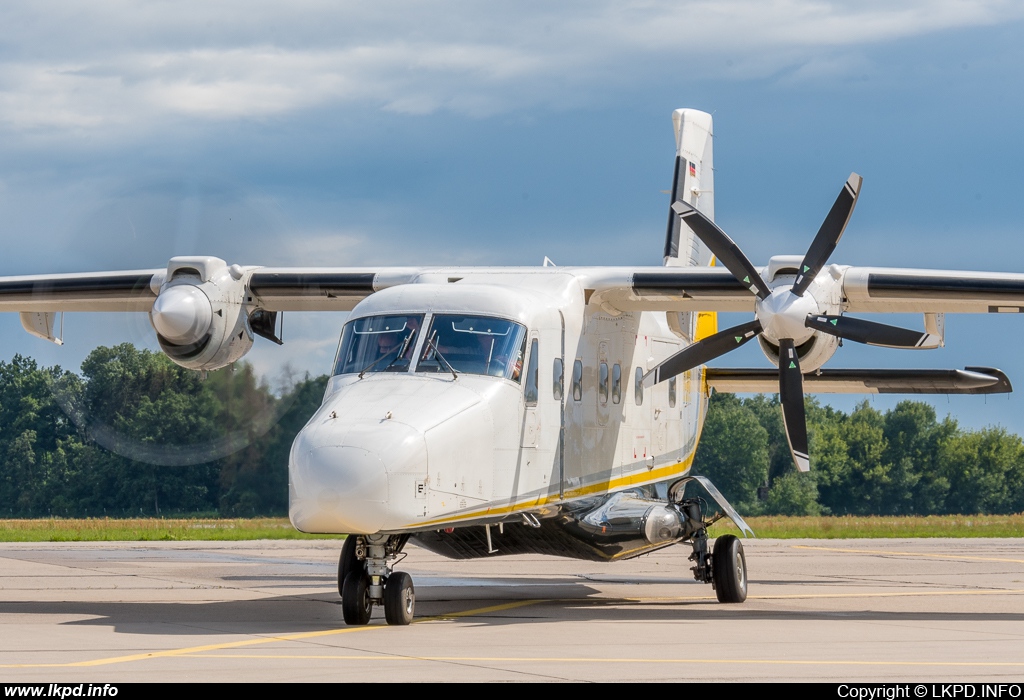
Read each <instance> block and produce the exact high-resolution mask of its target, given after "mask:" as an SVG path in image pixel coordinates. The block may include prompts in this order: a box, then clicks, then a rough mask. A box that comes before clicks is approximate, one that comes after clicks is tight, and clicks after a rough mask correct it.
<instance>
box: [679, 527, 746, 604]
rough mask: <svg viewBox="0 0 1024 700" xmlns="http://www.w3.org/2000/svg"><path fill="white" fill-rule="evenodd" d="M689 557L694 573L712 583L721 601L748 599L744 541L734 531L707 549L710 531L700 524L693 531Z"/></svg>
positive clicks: (740, 601)
mask: <svg viewBox="0 0 1024 700" xmlns="http://www.w3.org/2000/svg"><path fill="white" fill-rule="evenodd" d="M691 544H692V545H693V554H691V555H690V561H692V562H693V567H692V568H691V569H690V570H691V571H692V572H693V577H694V578H695V579H697V580H698V581H700V582H701V583H710V584H711V587H712V588H714V589H715V595H716V596H717V598H718V602H719V603H742V602H743V601H745V600H746V599H747V558H746V556H744V554H743V543H742V542H740V540H739V538H738V537H736V536H735V535H722V536H721V537H719V538H718V539H717V540H715V548H714V549H713V550H712V551H710V552H709V551H708V531H707V529H706V528H701V529H700V530H698V531H697V533H696V534H694V535H693V540H692V542H691Z"/></svg>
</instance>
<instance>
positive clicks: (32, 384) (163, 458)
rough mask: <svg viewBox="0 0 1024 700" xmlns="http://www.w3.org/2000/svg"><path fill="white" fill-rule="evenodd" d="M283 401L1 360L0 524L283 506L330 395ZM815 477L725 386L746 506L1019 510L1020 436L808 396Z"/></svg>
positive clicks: (930, 414) (137, 358) (724, 482)
mask: <svg viewBox="0 0 1024 700" xmlns="http://www.w3.org/2000/svg"><path fill="white" fill-rule="evenodd" d="M326 381H327V378H326V377H317V378H309V377H308V376H307V377H306V378H305V379H303V380H301V381H298V382H297V383H295V384H294V385H293V386H291V387H288V388H286V389H285V390H282V391H280V392H278V393H277V394H275V393H274V392H272V391H271V390H270V388H269V387H267V386H266V385H265V384H261V383H260V382H259V381H258V380H257V378H256V376H255V375H254V374H253V371H252V368H251V367H250V366H249V365H247V364H245V363H239V364H238V365H236V366H235V368H233V369H224V370H220V371H218V372H211V373H210V374H209V375H208V376H206V377H202V376H201V375H200V374H198V373H196V372H192V371H189V370H185V369H182V368H180V367H178V366H177V365H175V364H173V363H172V362H170V360H168V359H167V358H166V357H165V356H163V355H162V354H160V353H154V352H149V351H146V350H139V349H137V348H135V347H134V346H132V345H130V344H124V345H118V346H117V347H113V348H108V347H100V348H97V349H96V350H94V351H93V352H92V353H91V354H90V355H89V357H88V358H87V359H86V360H85V362H84V363H83V364H82V371H81V374H75V373H72V372H67V371H65V370H62V369H61V368H60V367H39V366H38V365H37V364H36V362H35V361H33V360H31V359H29V358H25V357H21V356H16V357H15V358H14V359H13V360H12V361H11V362H9V363H5V362H2V361H0V459H2V460H3V466H2V468H0V517H44V516H51V515H52V516H61V517H97V516H104V515H107V516H111V517H121V516H133V515H150V516H152V515H185V514H190V513H193V514H194V513H202V514H221V515H225V516H249V515H280V514H284V513H285V512H286V511H287V507H288V503H287V499H288V452H289V449H290V447H291V443H292V441H293V440H294V438H295V435H296V434H297V433H298V431H299V430H300V429H301V428H302V426H303V425H304V424H305V422H306V420H308V418H309V416H311V415H312V414H313V412H314V411H315V410H316V408H317V406H319V404H320V400H321V398H322V396H323V392H324V388H325V385H326ZM806 408H807V422H808V432H809V434H810V439H811V443H810V445H811V460H812V461H811V464H812V470H811V472H810V473H807V474H800V473H797V472H796V471H795V469H794V467H793V463H792V460H791V459H790V455H789V448H788V446H787V444H786V437H785V433H784V431H783V424H782V413H781V411H780V409H779V405H778V399H777V398H772V397H766V396H756V397H753V398H748V399H742V400H741V399H739V398H738V397H736V396H734V395H732V394H716V395H715V396H714V397H713V398H712V400H711V404H710V409H709V412H708V416H707V420H706V422H705V424H704V430H703V434H702V436H701V440H700V445H699V448H698V450H697V455H696V458H695V461H694V469H693V472H694V473H696V474H703V475H705V476H708V477H710V478H711V480H712V481H714V482H715V484H716V485H718V487H719V488H720V489H721V490H722V492H723V493H724V494H725V495H726V497H727V498H729V500H730V501H732V503H733V504H734V505H736V506H737V508H738V509H739V510H740V512H742V513H744V514H749V515H756V514H780V515H816V514H836V515H844V514H855V515H907V514H920V515H925V514H942V513H970V514H972V513H993V514H999V513H1016V512H1021V511H1024V443H1022V440H1021V438H1020V437H1019V436H1017V435H1014V434H1010V433H1008V432H1007V431H1006V430H1004V429H1002V428H985V429H983V430H964V429H961V428H960V427H959V426H958V425H957V423H956V421H955V420H953V419H952V418H948V417H947V418H945V419H943V420H938V419H937V417H936V414H935V411H934V409H932V408H931V406H929V405H927V404H925V403H921V402H918V401H904V402H902V403H900V404H898V405H897V406H896V407H895V408H893V409H892V410H889V411H886V412H885V413H882V412H879V411H877V410H875V409H874V408H872V407H871V406H870V405H869V404H868V403H867V402H864V403H862V404H860V405H859V406H858V407H857V408H856V409H855V410H854V411H852V412H851V413H850V414H846V413H843V412H841V411H837V410H835V409H833V408H830V407H828V406H822V405H821V404H819V403H818V402H817V401H816V400H814V399H810V398H809V399H807V400H806Z"/></svg>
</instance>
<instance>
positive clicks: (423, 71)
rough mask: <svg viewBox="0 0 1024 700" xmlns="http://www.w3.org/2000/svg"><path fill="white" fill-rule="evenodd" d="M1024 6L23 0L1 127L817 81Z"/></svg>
mask: <svg viewBox="0 0 1024 700" xmlns="http://www.w3.org/2000/svg"><path fill="white" fill-rule="evenodd" d="M1022 14H1024V8H1022V7H1021V6H1020V5H1019V4H1015V3H1009V2H1004V1H1002V0H987V1H986V0H979V1H977V2H962V1H956V0H918V1H917V2H908V3H901V4H895V5H894V4H893V3H890V2H881V1H877V0H875V1H868V2H860V3H856V4H850V3H844V2H823V1H821V0H775V1H774V2H760V1H757V0H731V1H725V0H715V1H713V2H712V1H710V0H699V1H693V2H679V1H678V0H665V1H660V0H658V1H656V0H647V1H643V2H641V1H635V2H612V1H611V0H606V1H605V2H564V3H558V4H548V3H527V4H525V5H523V4H515V5H507V6H501V5H495V4H491V3H486V4H485V3H479V2H472V1H470V0H451V1H449V2H422V1H414V0H406V1H405V2H392V3H388V4H386V5H374V6H370V5H369V4H367V3H361V2H348V3H320V2H300V3H289V4H287V5H282V4H279V3H271V2H244V3H243V2H238V3H218V4H215V5H211V4H209V3H200V2H193V3H187V2H183V3H149V4H144V5H137V4H134V3H125V2H120V1H109V2H82V3H64V4H61V5H59V6H51V5H46V6H38V5H36V4H33V3H27V2H24V3H19V2H10V3H5V4H4V5H3V7H2V8H0V46H4V47H5V48H4V50H3V51H2V52H0V125H3V126H6V127H7V128H13V129H15V130H41V131H55V132H63V131H68V130H70V131H81V130H86V131H88V130H97V129H100V128H105V129H114V130H116V131H117V132H118V133H119V134H120V135H122V136H123V135H125V133H126V130H127V132H131V131H141V132H149V131H151V130H152V129H154V128H158V127H159V126H160V125H161V124H163V123H164V122H165V121H166V120H168V119H182V118H184V119H198V120H225V119H229V120H230V119H239V118H273V117H274V116H276V115H282V114H287V113H293V112H296V111H300V110H304V109H309V108H314V107H318V106H322V105H329V104H337V103H358V104H365V105H369V106H371V107H377V108H383V109H387V110H392V111H398V112H405V113H413V114H423V113H431V112H435V111H438V110H451V111H454V112H459V113H465V114H470V115H486V114H492V113H495V112H500V111H503V110H508V109H512V108H515V107H521V106H529V105H532V104H538V103H553V104H557V103H560V102H563V101H566V100H569V101H572V100H574V99H575V100H577V101H579V100H586V99H588V96H589V95H590V94H591V92H595V91H596V92H599V91H600V89H601V86H602V85H603V84H606V83H607V82H608V81H614V80H616V77H615V76H626V75H629V76H632V78H633V79H635V71H631V70H623V67H624V66H627V67H628V66H630V65H635V64H636V62H637V61H649V60H651V59H652V58H654V59H656V60H658V61H659V62H661V63H662V64H664V65H672V64H678V65H679V67H680V70H679V74H680V76H681V77H686V78H701V77H705V78H707V77H713V78H719V79H729V78H731V77H739V78H746V77H750V76H751V71H754V72H755V73H760V74H762V75H763V74H764V73H765V71H773V70H775V71H777V70H782V69H785V68H792V69H795V70H793V71H792V72H791V75H790V76H789V77H790V79H793V76H796V77H797V78H801V77H803V78H813V76H816V75H820V74H821V72H822V71H821V68H822V67H823V66H829V67H830V68H829V70H830V71H834V70H835V68H836V67H840V66H841V65H842V63H843V61H842V59H841V58H837V57H836V56H835V55H834V53H835V52H836V51H844V50H847V49H850V48H852V47H858V46H861V45H865V44H873V43H879V42H887V41H893V40H896V39H899V38H903V37H908V36H914V35H920V34H924V33H929V32H935V31H940V30H946V29H954V28H962V27H968V26H977V25H984V24H992V23H998V22H1004V21H1011V20H1015V19H1017V18H1019V17H1020V16H1021V15H1022ZM722 59H728V63H726V61H724V60H722ZM805 64H807V65H808V66H809V67H808V69H807V70H803V71H801V70H800V67H801V66H804V65H805ZM723 66H724V67H723ZM744 66H745V67H747V68H746V69H742V68H740V67H744ZM626 79H627V78H626V77H622V78H621V80H626Z"/></svg>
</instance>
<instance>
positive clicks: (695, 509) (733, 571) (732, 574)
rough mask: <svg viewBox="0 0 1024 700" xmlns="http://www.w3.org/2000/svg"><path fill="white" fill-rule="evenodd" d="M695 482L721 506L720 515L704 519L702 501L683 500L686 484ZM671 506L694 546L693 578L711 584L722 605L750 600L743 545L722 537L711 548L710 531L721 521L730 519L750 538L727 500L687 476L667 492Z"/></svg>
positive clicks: (710, 486)
mask: <svg viewBox="0 0 1024 700" xmlns="http://www.w3.org/2000/svg"><path fill="white" fill-rule="evenodd" d="M691 481H695V482H697V483H699V484H700V485H701V486H703V487H704V490H705V491H707V492H708V495H710V496H711V498H712V499H713V500H714V501H715V502H716V503H717V504H718V506H719V507H720V508H721V511H719V512H718V513H716V514H715V515H713V516H712V517H711V518H710V519H705V517H704V508H705V507H706V505H707V503H706V502H705V501H704V499H703V498H684V493H685V489H686V484H687V483H689V482H691ZM668 496H669V503H670V504H672V505H673V506H674V507H675V508H676V510H677V511H678V512H679V515H680V517H681V520H682V522H683V523H684V524H686V525H688V527H687V528H686V529H685V530H684V532H683V533H682V537H683V538H684V539H689V540H690V544H691V545H692V546H693V554H691V555H690V561H692V562H693V567H691V569H690V570H691V571H692V572H693V577H694V578H695V579H697V580H698V581H700V582H701V583H710V584H711V587H712V588H714V589H715V595H716V596H717V597H718V602H719V603H742V602H743V601H745V600H746V599H747V558H746V556H744V554H743V544H742V543H741V542H740V541H739V539H738V538H737V537H736V536H735V535H722V536H721V537H719V538H718V539H717V540H715V547H714V549H713V550H709V548H708V528H709V527H710V526H711V525H712V524H713V523H715V522H716V521H718V520H719V519H720V518H723V517H728V518H729V519H730V520H732V521H733V523H734V524H735V525H736V526H737V527H738V528H739V529H740V530H741V531H742V532H743V533H744V534H749V535H750V536H751V537H753V535H754V531H753V530H751V529H750V528H749V527H748V526H747V523H746V522H745V521H744V520H743V518H742V517H741V516H740V514H739V513H737V512H736V509H735V508H733V507H732V506H731V505H730V504H729V502H728V501H727V500H726V499H725V496H723V495H722V493H721V492H720V491H719V490H718V489H717V488H716V487H715V485H714V484H712V483H711V482H710V481H709V480H708V479H707V478H705V477H703V476H687V477H683V478H682V479H680V480H679V481H676V482H675V483H673V484H672V485H671V486H669V489H668Z"/></svg>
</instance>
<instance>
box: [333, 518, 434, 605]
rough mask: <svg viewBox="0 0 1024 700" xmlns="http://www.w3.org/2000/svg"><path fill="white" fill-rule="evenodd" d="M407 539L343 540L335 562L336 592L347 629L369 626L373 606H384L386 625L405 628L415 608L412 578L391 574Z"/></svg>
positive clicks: (376, 537) (400, 572) (359, 537)
mask: <svg viewBox="0 0 1024 700" xmlns="http://www.w3.org/2000/svg"><path fill="white" fill-rule="evenodd" d="M407 539H408V537H407V536H391V537H389V536H387V535H363V536H350V537H348V538H347V539H346V540H345V544H344V546H343V547H342V550H341V557H340V558H339V560H338V591H339V592H340V593H341V612H342V615H343V617H344V618H345V624H347V625H365V624H368V623H369V622H370V616H371V614H372V613H373V606H374V605H383V606H384V619H385V620H387V623H388V624H389V625H408V624H409V623H411V622H412V619H413V614H414V612H415V608H416V591H415V588H414V587H413V585H412V576H410V575H409V574H407V573H405V572H404V571H392V570H391V564H392V563H394V561H395V559H397V558H398V555H399V554H400V552H401V550H402V547H403V546H404V545H405V543H406V541H407Z"/></svg>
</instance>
